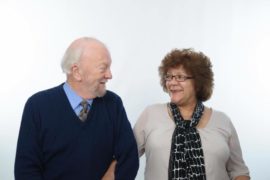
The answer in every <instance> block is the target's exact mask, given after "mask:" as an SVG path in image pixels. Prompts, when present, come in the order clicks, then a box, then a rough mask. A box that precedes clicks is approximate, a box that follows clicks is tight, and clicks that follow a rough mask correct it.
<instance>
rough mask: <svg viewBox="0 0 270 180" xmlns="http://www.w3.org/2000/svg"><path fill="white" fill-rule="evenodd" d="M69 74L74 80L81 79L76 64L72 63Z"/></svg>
mask: <svg viewBox="0 0 270 180" xmlns="http://www.w3.org/2000/svg"><path fill="white" fill-rule="evenodd" d="M71 74H72V76H73V78H74V79H75V80H76V81H81V80H82V75H81V72H80V67H79V66H78V64H73V65H72V66H71Z"/></svg>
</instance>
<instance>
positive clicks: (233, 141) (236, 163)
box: [227, 121, 249, 179]
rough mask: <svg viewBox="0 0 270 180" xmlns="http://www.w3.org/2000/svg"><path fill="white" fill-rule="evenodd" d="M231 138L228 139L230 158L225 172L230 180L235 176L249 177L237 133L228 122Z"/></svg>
mask: <svg viewBox="0 0 270 180" xmlns="http://www.w3.org/2000/svg"><path fill="white" fill-rule="evenodd" d="M230 126H231V136H230V139H229V142H228V144H229V148H230V157H229V160H228V162H227V171H228V173H229V176H230V178H231V179H235V178H236V177H237V176H249V170H248V168H247V166H246V165H245V162H244V160H243V157H242V151H241V147H240V142H239V139H238V135H237V132H236V130H235V128H234V126H233V124H232V123H231V121H230Z"/></svg>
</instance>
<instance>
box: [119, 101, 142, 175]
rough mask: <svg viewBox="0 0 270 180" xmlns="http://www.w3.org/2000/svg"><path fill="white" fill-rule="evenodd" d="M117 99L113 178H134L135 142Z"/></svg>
mask: <svg viewBox="0 0 270 180" xmlns="http://www.w3.org/2000/svg"><path fill="white" fill-rule="evenodd" d="M119 101H120V102H119V105H118V110H117V111H118V112H117V125H116V126H117V132H116V142H115V159H116V160H117V164H116V170H115V179H116V180H120V179H125V180H134V179H135V177H136V175H137V171H138V169H139V157H138V151H137V144H136V141H135V138H134V135H133V131H132V128H131V125H130V123H129V121H128V118H127V115H126V111H125V109H124V106H123V103H122V101H121V99H120V98H119Z"/></svg>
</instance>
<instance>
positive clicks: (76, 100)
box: [63, 82, 93, 109]
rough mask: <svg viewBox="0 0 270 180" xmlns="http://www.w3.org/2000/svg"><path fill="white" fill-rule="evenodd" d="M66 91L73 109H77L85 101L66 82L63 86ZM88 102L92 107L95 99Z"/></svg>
mask: <svg viewBox="0 0 270 180" xmlns="http://www.w3.org/2000/svg"><path fill="white" fill-rule="evenodd" d="M63 88H64V91H65V93H66V95H67V98H68V101H69V103H70V105H71V107H72V109H75V108H77V107H78V105H79V104H80V103H81V101H82V100H83V98H82V97H80V96H79V95H78V94H77V93H76V92H75V91H74V90H73V89H72V88H71V86H70V85H69V84H68V83H67V82H65V83H64V85H63ZM87 102H88V104H89V105H92V103H93V99H87Z"/></svg>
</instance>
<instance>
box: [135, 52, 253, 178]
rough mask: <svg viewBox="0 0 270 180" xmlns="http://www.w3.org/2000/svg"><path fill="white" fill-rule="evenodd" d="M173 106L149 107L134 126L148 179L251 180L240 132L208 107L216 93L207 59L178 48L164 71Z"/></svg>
mask: <svg viewBox="0 0 270 180" xmlns="http://www.w3.org/2000/svg"><path fill="white" fill-rule="evenodd" d="M159 75H160V79H161V80H160V82H161V86H162V87H163V90H164V91H165V92H167V93H168V94H169V96H170V103H167V104H155V105H152V106H149V107H147V108H146V109H145V110H144V111H143V113H142V114H141V116H140V117H139V119H138V121H137V122H136V124H135V127H134V134H135V137H136V140H137V144H138V149H139V154H140V156H141V155H143V154H144V153H145V155H146V167H145V180H153V179H155V180H165V179H169V180H180V179H181V180H182V179H183V180H204V179H207V180H229V179H234V180H248V179H249V170H248V168H247V166H246V165H245V163H244V161H243V158H242V153H241V148H240V144H239V140H238V137H237V133H236V131H235V129H234V126H233V124H232V122H231V120H230V119H229V118H228V116H226V115H225V114H224V113H222V112H219V111H217V110H215V109H212V108H209V107H206V106H204V105H203V102H204V101H206V100H208V99H209V98H210V97H211V95H212V90H213V85H214V83H213V72H212V65H211V62H210V60H209V58H208V57H206V56H205V55H204V54H203V53H201V52H195V51H193V50H192V49H182V50H179V49H175V50H172V51H171V52H170V53H169V54H167V55H166V56H165V57H164V59H163V60H162V62H161V65H160V67H159Z"/></svg>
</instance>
